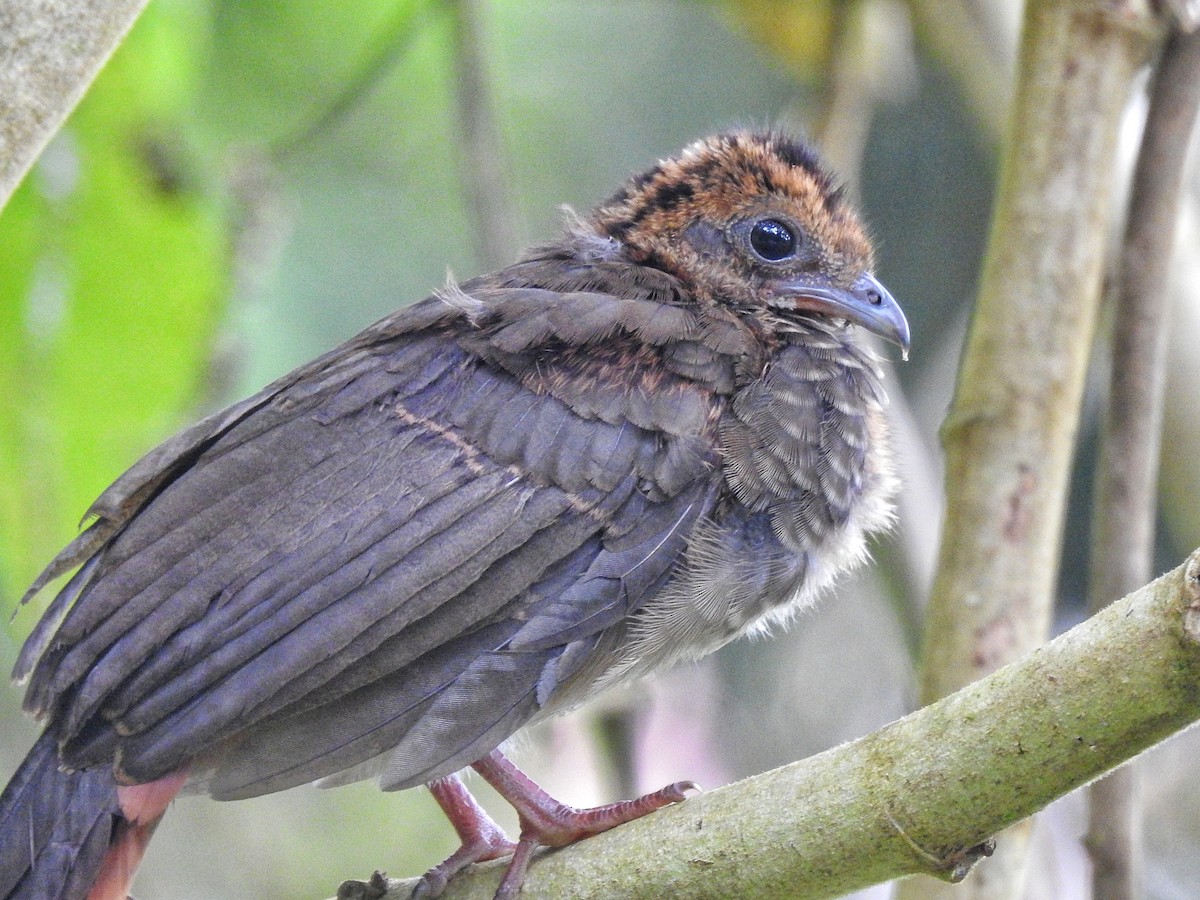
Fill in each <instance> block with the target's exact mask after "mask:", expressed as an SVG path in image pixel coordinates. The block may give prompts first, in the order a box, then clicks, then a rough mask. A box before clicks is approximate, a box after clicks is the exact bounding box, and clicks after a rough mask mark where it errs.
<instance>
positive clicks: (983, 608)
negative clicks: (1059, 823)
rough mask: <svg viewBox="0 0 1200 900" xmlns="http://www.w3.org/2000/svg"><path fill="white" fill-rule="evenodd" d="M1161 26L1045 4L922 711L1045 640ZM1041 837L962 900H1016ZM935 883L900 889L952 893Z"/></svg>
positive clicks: (976, 350) (948, 432)
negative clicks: (1120, 162)
mask: <svg viewBox="0 0 1200 900" xmlns="http://www.w3.org/2000/svg"><path fill="white" fill-rule="evenodd" d="M1160 32H1161V26H1160V24H1159V20H1158V19H1157V17H1156V16H1155V15H1154V14H1153V13H1152V12H1151V10H1150V9H1149V7H1148V6H1147V5H1144V4H1139V3H1137V2H1129V3H1119V4H1114V3H1110V2H1103V0H1030V2H1029V4H1028V5H1027V7H1026V12H1025V20H1024V25H1023V28H1022V35H1021V49H1020V54H1019V59H1018V68H1017V84H1016V92H1015V95H1014V98H1013V107H1012V116H1011V118H1010V121H1009V129H1008V136H1007V140H1006V142H1005V156H1004V162H1003V164H1002V168H1001V175H1000V183H999V189H998V192H997V198H996V212H995V219H994V221H993V225H992V233H991V238H990V241H989V246H988V253H987V258H986V261H985V264H984V269H983V275H982V280H981V284H980V291H979V301H978V304H977V307H976V310H975V314H974V318H973V320H972V323H971V330H970V333H969V335H968V339H967V346H966V349H965V352H964V355H963V361H962V367H961V370H960V374H959V380H958V386H957V389H956V392H955V397H954V404H953V407H952V409H951V412H950V415H949V417H948V418H947V421H946V424H945V425H944V426H943V432H942V439H943V444H944V446H945V451H946V518H945V520H944V525H943V532H942V533H943V538H942V545H941V550H940V554H939V560H938V574H937V576H936V578H935V581H934V587H933V593H932V596H931V599H930V606H929V611H928V617H927V620H926V632H925V646H924V651H923V658H922V660H921V665H922V671H921V701H922V702H923V703H930V702H932V701H934V700H936V699H937V698H939V697H942V696H945V695H946V694H948V693H950V692H951V691H953V690H955V689H957V688H959V687H961V686H962V685H965V684H968V683H970V682H972V681H974V680H975V679H977V678H979V677H981V676H983V675H985V674H987V673H988V672H990V671H993V670H994V669H996V668H998V667H999V666H1002V665H1004V664H1005V663H1007V662H1009V661H1011V660H1013V659H1016V658H1018V657H1019V656H1021V655H1023V654H1025V653H1028V652H1030V651H1031V650H1032V649H1033V648H1034V647H1036V646H1037V645H1038V644H1039V643H1041V642H1042V641H1043V640H1045V638H1046V635H1047V633H1048V630H1049V629H1048V626H1049V621H1050V611H1051V608H1052V603H1053V597H1054V587H1055V584H1056V580H1057V573H1058V559H1059V549H1060V545H1061V540H1062V533H1061V532H1062V521H1063V513H1064V509H1065V502H1066V494H1067V486H1068V480H1069V473H1070V462H1071V456H1072V452H1073V449H1074V441H1075V433H1076V429H1077V427H1078V421H1079V410H1080V401H1081V396H1082V392H1083V380H1084V374H1085V371H1086V368H1087V362H1088V355H1089V351H1090V349H1091V345H1092V333H1093V329H1094V325H1095V321H1096V311H1097V307H1098V305H1099V297H1100V275H1101V264H1102V261H1103V256H1104V249H1105V247H1104V238H1105V234H1106V233H1107V227H1106V226H1107V223H1108V222H1109V220H1110V218H1111V214H1112V205H1113V204H1112V193H1113V192H1112V184H1113V182H1114V177H1113V168H1114V164H1115V150H1116V139H1117V134H1118V128H1119V125H1120V118H1121V114H1122V112H1123V110H1124V108H1125V104H1126V102H1127V100H1128V97H1129V94H1130V90H1131V87H1132V85H1133V82H1134V79H1135V77H1136V75H1137V72H1138V70H1139V68H1140V67H1141V65H1142V63H1143V62H1144V61H1145V60H1146V58H1147V56H1148V54H1149V52H1150V50H1151V49H1152V48H1153V47H1154V45H1155V41H1154V38H1155V37H1156V36H1157V35H1158V34H1159V33H1160ZM1027 838H1028V832H1027V830H1026V831H1023V832H1018V833H1014V834H1012V835H1009V836H1008V838H1007V839H1006V840H1005V841H1003V842H1002V844H1001V853H999V854H998V855H997V859H996V860H994V861H993V862H992V863H991V864H990V865H989V866H988V867H986V869H985V870H984V871H983V873H982V875H983V876H984V877H981V878H978V879H973V880H972V883H971V886H970V888H969V889H968V890H967V891H966V892H965V893H964V892H958V893H956V894H955V896H956V897H958V898H968V897H974V898H983V897H994V898H1007V897H1011V896H1013V895H1014V892H1015V887H1014V886H1015V885H1017V884H1019V883H1020V880H1021V876H1022V872H1023V869H1024V846H1025V843H1026V841H1027ZM939 893H941V892H939V891H938V890H937V888H936V886H932V885H927V884H924V885H913V886H910V887H904V888H902V889H901V891H900V896H901V897H904V898H913V900H915V898H918V897H919V898H922V900H925V898H929V897H934V896H938V895H939Z"/></svg>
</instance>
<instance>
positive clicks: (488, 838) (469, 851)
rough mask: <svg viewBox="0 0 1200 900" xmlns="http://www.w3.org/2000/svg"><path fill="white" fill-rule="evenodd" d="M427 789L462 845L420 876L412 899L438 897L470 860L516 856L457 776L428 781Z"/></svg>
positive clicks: (510, 842) (514, 850) (503, 835)
mask: <svg viewBox="0 0 1200 900" xmlns="http://www.w3.org/2000/svg"><path fill="white" fill-rule="evenodd" d="M429 791H430V793H431V794H433V797H434V799H435V800H437V802H438V806H440V807H441V808H442V812H444V813H445V814H446V818H448V819H449V820H450V824H451V825H453V826H454V830H455V831H456V832H458V838H459V840H460V841H462V845H461V846H460V847H459V848H458V849H457V850H455V851H454V852H453V853H451V854H450V855H449V856H448V857H446V859H444V860H442V862H440V863H438V864H437V865H436V866H434V867H433V868H432V869H430V870H429V871H428V872H426V873H425V874H424V876H422V878H421V880H420V881H419V882H417V886H416V887H415V888H413V892H412V900H426V898H429V900H432V898H434V897H440V896H441V894H442V891H444V890H445V889H446V885H447V883H449V881H450V879H451V878H453V877H454V876H455V875H457V874H458V873H459V872H461V871H462V870H463V869H465V868H466V867H467V866H469V865H471V863H476V862H486V861H487V860H489V859H498V858H500V857H501V856H508V855H509V854H513V855H514V856H515V855H516V850H517V845H516V844H514V843H513V842H512V841H510V840H509V839H508V836H507V835H505V833H504V831H503V830H502V829H501V828H500V826H499V825H497V824H496V823H495V822H494V821H492V818H491V816H489V815H488V814H487V813H486V812H484V811H483V808H482V807H481V806H480V805H479V804H478V803H476V802H475V798H474V797H472V796H471V793H470V791H468V790H467V787H466V785H464V784H463V783H462V779H461V778H459V777H458V776H457V775H450V776H449V777H447V778H439V779H438V780H437V781H433V782H430V784H429Z"/></svg>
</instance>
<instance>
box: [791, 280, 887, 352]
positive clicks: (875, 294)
mask: <svg viewBox="0 0 1200 900" xmlns="http://www.w3.org/2000/svg"><path fill="white" fill-rule="evenodd" d="M773 287H774V294H775V296H774V297H773V298H772V301H771V303H772V305H773V306H777V307H784V306H789V307H791V308H793V309H796V310H805V311H808V312H815V313H821V314H823V315H827V316H833V317H835V318H840V319H845V320H846V321H847V322H853V323H854V324H855V325H861V326H862V327H863V328H865V329H867V331H870V332H871V333H872V334H877V335H879V336H880V337H881V338H883V339H884V340H886V341H890V342H891V343H893V344H896V345H897V346H899V348H900V352H901V354H902V355H903V358H904V359H908V346H909V334H908V320H907V319H905V318H904V310H902V309H901V308H900V304H899V303H897V302H896V298H895V297H893V296H892V295H891V293H890V292H889V291H888V289H887V288H885V287H884V286H883V285H882V284H880V283H879V281H878V280H877V279H876V278H875V276H874V275H869V274H867V273H865V272H864V273H863V274H862V275H859V276H858V278H856V279H855V280H854V283H853V284H852V285H850V286H849V287H840V286H838V285H835V284H833V283H832V282H830V281H829V280H828V279H827V278H825V277H824V276H821V275H817V274H806V275H800V276H797V277H795V278H789V279H784V280H781V281H777V282H776V283H775V284H774V286H773Z"/></svg>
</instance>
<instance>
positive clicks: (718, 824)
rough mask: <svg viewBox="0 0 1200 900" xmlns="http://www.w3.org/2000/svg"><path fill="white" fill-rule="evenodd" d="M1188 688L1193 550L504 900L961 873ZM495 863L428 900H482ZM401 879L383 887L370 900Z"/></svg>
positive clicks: (1188, 710) (1193, 680) (1192, 693)
mask: <svg viewBox="0 0 1200 900" xmlns="http://www.w3.org/2000/svg"><path fill="white" fill-rule="evenodd" d="M1197 684H1200V550H1197V551H1195V552H1194V553H1193V554H1192V556H1191V557H1190V558H1189V559H1188V560H1187V562H1186V563H1185V564H1184V565H1181V566H1179V567H1178V568H1177V569H1175V570H1174V571H1172V572H1170V573H1168V574H1167V575H1164V576H1163V577H1161V578H1159V579H1158V580H1157V581H1154V582H1153V583H1151V584H1149V585H1147V586H1145V587H1143V588H1142V589H1140V590H1138V591H1136V592H1135V593H1133V594H1131V595H1130V596H1128V597H1126V598H1125V599H1123V600H1121V601H1119V602H1118V603H1115V604H1113V605H1112V606H1110V607H1109V608H1108V609H1106V610H1105V611H1104V612H1102V613H1100V614H1099V615H1097V616H1095V617H1094V618H1092V619H1089V620H1088V621H1086V622H1084V623H1083V624H1082V625H1079V626H1077V627H1076V628H1074V629H1072V630H1071V631H1069V632H1067V633H1065V634H1063V635H1061V636H1059V637H1058V638H1056V639H1055V640H1054V641H1051V642H1050V643H1049V644H1046V645H1044V646H1042V647H1039V648H1037V649H1036V650H1035V651H1034V652H1032V653H1031V654H1029V655H1028V656H1026V657H1025V658H1023V659H1021V660H1020V661H1018V662H1016V663H1014V664H1012V665H1009V666H1007V667H1005V668H1003V669H1001V670H999V671H998V672H995V673H993V674H992V675H990V676H989V677H987V678H986V679H984V680H982V681H978V682H975V683H974V684H972V685H969V686H968V687H966V688H964V689H963V690H961V691H959V692H958V693H956V694H953V695H952V696H950V697H947V698H945V699H944V700H942V701H940V702H938V703H936V704H934V705H933V706H929V707H926V708H925V709H922V710H919V711H918V712H915V713H913V714H912V715H909V716H907V717H905V718H903V719H901V720H899V721H898V722H894V723H892V724H891V725H888V726H886V727H885V728H883V729H881V730H879V731H877V732H875V733H874V734H870V735H868V736H866V737H864V738H860V739H859V740H857V741H854V742H853V743H850V744H845V745H843V746H841V747H836V748H834V749H832V750H829V751H826V752H825V753H822V754H820V755H818V756H814V757H812V758H810V759H806V760H802V761H800V762H797V763H793V764H791V765H788V766H784V767H783V768H780V769H776V770H774V771H772V772H767V773H765V774H763V775H759V776H756V777H754V778H749V779H746V780H745V781H741V782H738V783H737V784H733V785H729V786H727V787H724V788H720V789H718V790H715V791H712V792H711V793H707V794H702V795H701V796H699V797H695V798H693V799H690V800H688V801H687V802H685V803H683V804H680V805H679V806H675V807H670V808H668V809H665V810H662V811H660V812H658V813H656V814H654V815H652V816H649V817H647V818H645V819H639V820H638V821H636V822H632V823H630V824H628V825H625V826H622V827H621V828H618V829H616V830H614V831H611V832H608V833H606V834H602V835H599V836H598V837H595V838H591V839H589V840H587V841H583V842H581V843H580V844H576V845H574V846H572V847H568V848H566V849H564V850H560V851H556V852H553V853H548V854H545V856H544V857H543V858H542V859H540V860H539V861H538V862H536V863H535V864H534V866H533V868H532V869H531V871H530V875H529V878H528V880H527V882H526V884H525V887H524V889H523V892H522V897H527V898H529V900H536V898H538V897H555V898H574V900H584V898H597V900H599V898H608V897H635V896H642V897H666V896H670V897H677V898H700V897H704V898H719V897H764V898H766V897H780V898H783V897H787V898H818V897H834V896H837V895H839V894H842V893H845V892H847V891H851V890H855V889H857V888H862V887H866V886H867V885H870V884H875V883H877V882H880V881H884V880H887V879H889V878H896V877H899V876H903V875H911V874H913V873H917V872H924V873H927V874H936V875H938V876H939V877H941V878H943V879H946V878H953V877H961V876H962V875H963V874H964V873H965V869H966V868H967V867H968V866H969V864H970V862H971V860H972V859H973V856H974V855H973V853H972V852H971V850H970V849H969V848H975V847H977V845H979V844H980V843H981V842H983V841H985V840H986V839H987V838H988V836H989V835H991V834H993V833H995V832H996V831H999V830H1000V829H1003V828H1005V827H1007V826H1009V825H1011V824H1012V823H1014V822H1017V821H1019V820H1021V819H1023V818H1025V817H1027V816H1029V815H1031V814H1032V813H1033V812H1035V811H1036V810H1038V809H1041V808H1042V807H1043V806H1045V805H1046V804H1048V803H1050V802H1051V801H1052V800H1054V799H1056V798H1057V797H1059V796H1061V795H1063V794H1065V793H1067V792H1068V791H1071V790H1073V789H1074V788H1077V787H1079V786H1080V785H1083V784H1086V783H1088V782H1089V781H1091V780H1093V779H1095V778H1096V777H1098V776H1099V775H1101V774H1103V773H1104V772H1105V771H1107V770H1108V769H1110V768H1112V767H1113V766H1116V765H1119V764H1120V763H1122V762H1124V761H1126V760H1128V759H1130V758H1131V757H1133V756H1134V755H1136V754H1137V753H1139V752H1141V751H1142V750H1144V749H1146V748H1147V747H1149V746H1151V745H1152V744H1154V743H1156V742H1158V741H1160V740H1162V739H1164V738H1166V737H1168V736H1169V735H1171V734H1172V733H1174V732H1176V731H1178V730H1179V729H1181V728H1183V727H1185V726H1186V725H1188V724H1189V723H1191V722H1193V721H1195V720H1196V719H1197V718H1200V691H1197V689H1196V685H1197ZM503 867H504V861H503V860H501V861H498V862H497V863H489V864H486V865H483V866H476V867H474V868H472V869H471V870H469V871H468V872H465V873H463V875H461V876H460V877H458V878H456V879H455V880H453V881H452V882H451V884H450V887H449V888H448V889H447V891H446V894H445V895H444V897H445V898H446V900H470V898H488V897H491V895H492V892H493V891H495V889H496V886H497V884H498V882H499V878H500V874H501V871H502V869H503ZM414 884H415V882H414V881H413V880H411V879H410V880H405V881H393V882H391V883H390V890H389V891H388V893H387V895H386V896H387V898H388V900H401V898H405V897H407V896H408V892H409V891H411V890H412V887H413V885H414ZM343 896H354V894H353V893H352V891H351V890H350V889H348V890H347V892H346V893H344V894H343Z"/></svg>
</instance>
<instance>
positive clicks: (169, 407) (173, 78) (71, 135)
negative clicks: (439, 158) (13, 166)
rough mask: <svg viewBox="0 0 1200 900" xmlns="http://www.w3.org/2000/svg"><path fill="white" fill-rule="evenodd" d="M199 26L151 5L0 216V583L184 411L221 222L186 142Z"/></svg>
mask: <svg viewBox="0 0 1200 900" xmlns="http://www.w3.org/2000/svg"><path fill="white" fill-rule="evenodd" d="M207 35H208V28H207V23H206V21H205V17H204V10H203V8H202V7H198V6H197V5H196V4H190V3H180V2H167V3H159V4H155V5H154V6H153V7H152V8H151V10H150V12H149V13H148V14H147V15H146V16H144V17H143V18H142V20H141V22H140V23H139V25H138V27H137V28H136V29H135V30H134V32H133V33H132V34H131V35H130V37H129V40H128V41H127V42H126V44H125V46H124V47H123V48H122V50H121V52H120V53H118V54H117V55H116V56H115V57H114V59H113V60H112V62H111V63H110V64H109V65H108V67H107V68H106V69H105V70H104V71H103V73H102V74H101V77H100V78H99V80H98V81H97V82H96V84H95V86H94V88H93V90H92V91H90V92H89V93H88V95H87V96H86V98H85V99H84V100H83V102H82V103H81V104H80V105H79V107H78V109H77V111H76V112H75V114H74V115H73V116H72V118H71V120H70V123H69V125H68V126H67V127H66V128H65V129H64V130H63V132H62V133H61V134H60V135H59V136H58V137H57V138H56V139H55V142H54V144H53V145H52V146H51V147H50V148H49V149H48V150H47V151H46V154H45V157H44V159H43V161H42V162H41V164H40V165H39V166H38V168H37V170H36V171H35V172H34V173H33V175H32V176H31V177H30V178H29V179H27V181H26V183H25V184H24V185H23V186H22V188H21V189H20V190H19V192H18V193H17V195H16V196H14V197H13V199H12V201H11V203H10V205H9V207H8V209H7V210H6V212H5V214H4V216H3V217H0V322H2V327H0V362H2V365H0V393H2V394H3V396H4V402H3V403H0V428H2V429H3V433H4V435H5V440H4V441H3V443H2V444H0V448H2V449H0V589H3V590H4V593H5V595H6V596H12V594H11V592H12V590H13V589H14V588H15V587H16V586H18V585H21V584H24V583H26V582H27V581H29V580H30V579H31V577H32V575H33V574H35V571H36V569H37V567H38V566H39V565H40V564H42V563H43V562H44V561H45V560H46V559H47V557H48V555H49V553H50V552H51V551H53V550H54V549H55V548H56V547H57V545H58V544H60V543H61V541H62V538H63V536H64V535H69V534H70V533H71V529H73V528H74V526H75V524H76V523H77V522H78V521H79V518H80V516H81V515H82V513H83V511H84V510H86V509H87V507H88V505H89V504H90V502H91V500H92V499H93V498H94V497H95V496H96V495H97V493H99V491H100V490H101V489H102V488H103V487H104V485H105V484H106V483H107V482H109V481H111V480H112V477H113V475H114V474H116V472H117V471H118V470H119V468H120V466H122V465H124V464H128V463H129V462H131V461H132V459H133V458H134V457H135V456H136V455H137V454H138V453H140V452H141V451H143V450H145V449H146V447H147V446H148V445H149V444H150V443H151V442H153V441H154V440H155V439H157V438H158V437H160V436H161V435H162V434H163V433H164V432H165V431H168V430H170V429H171V428H173V427H176V426H177V425H178V424H179V423H180V421H181V419H180V415H181V412H182V411H184V410H188V409H190V408H191V407H192V406H193V405H194V401H195V397H196V395H197V393H198V392H199V391H200V389H201V385H202V383H203V373H204V368H205V366H206V364H207V360H208V358H209V353H210V348H211V344H212V335H213V333H214V330H215V328H216V325H217V322H218V321H219V317H220V313H221V309H222V307H223V305H224V300H225V296H224V294H225V284H226V281H227V271H228V265H229V256H228V249H227V248H228V220H227V216H226V215H225V213H224V210H223V205H222V202H221V189H220V185H219V183H218V182H217V181H216V179H215V178H214V177H213V172H212V165H211V162H210V161H206V160H205V159H204V157H203V154H202V153H201V152H200V151H199V150H198V148H197V146H196V142H194V141H191V140H189V139H188V137H187V133H188V130H189V127H188V126H189V123H188V118H189V116H190V115H191V107H192V104H193V102H194V97H195V93H196V89H197V85H198V82H199V78H200V72H201V65H202V63H203V61H204V60H205V58H206V56H207Z"/></svg>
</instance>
